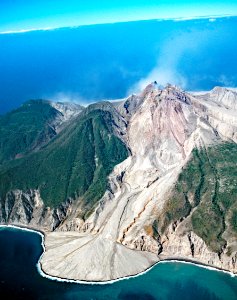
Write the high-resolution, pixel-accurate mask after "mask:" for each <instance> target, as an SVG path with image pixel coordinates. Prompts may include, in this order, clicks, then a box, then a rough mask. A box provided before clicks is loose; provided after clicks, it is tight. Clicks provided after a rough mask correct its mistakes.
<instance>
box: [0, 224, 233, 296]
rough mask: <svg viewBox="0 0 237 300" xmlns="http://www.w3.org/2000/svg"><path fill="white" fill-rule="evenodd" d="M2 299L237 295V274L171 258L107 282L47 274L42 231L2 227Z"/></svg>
mask: <svg viewBox="0 0 237 300" xmlns="http://www.w3.org/2000/svg"><path fill="white" fill-rule="evenodd" d="M0 245H1V247H0V292H1V299H12V298H13V299H124V300H125V299H148V300H150V299H169V300H170V299H184V300H185V299H192V300H194V299H227V300H231V299H237V278H236V277H231V276H230V275H229V274H226V273H223V272H219V271H212V270H208V269H204V268H201V267H198V266H195V265H191V264H184V263H176V262H165V263H160V264H158V265H156V266H155V267H153V268H152V269H151V270H150V271H148V272H147V273H145V274H143V275H141V276H138V277H133V278H129V279H125V280H122V281H119V282H115V283H112V284H105V285H86V284H75V283H64V282H57V281H52V280H49V279H47V278H43V277H42V276H40V274H39V273H38V271H37V268H36V263H37V261H38V258H39V256H40V255H41V253H42V251H43V249H42V246H41V237H40V235H38V234H36V233H32V232H27V231H23V230H19V229H15V228H14V229H13V228H0Z"/></svg>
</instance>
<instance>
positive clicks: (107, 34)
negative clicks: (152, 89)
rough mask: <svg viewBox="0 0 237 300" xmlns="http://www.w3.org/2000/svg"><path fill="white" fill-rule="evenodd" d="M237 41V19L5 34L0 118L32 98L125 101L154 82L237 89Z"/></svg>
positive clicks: (0, 42)
mask: <svg viewBox="0 0 237 300" xmlns="http://www.w3.org/2000/svg"><path fill="white" fill-rule="evenodd" d="M236 36H237V17H225V18H217V19H213V18H212V19H199V20H198V19H196V20H186V21H175V20H163V21H161V20H152V21H137V22H128V23H115V24H104V25H91V26H81V27H77V28H62V29H56V30H49V31H32V32H26V33H17V34H0V114H3V113H5V112H7V111H9V110H11V109H13V108H16V107H18V106H19V105H20V104H21V103H23V102H25V101H27V100H29V99H39V98H44V99H49V100H54V101H76V102H79V103H82V104H88V103H91V102H94V101H99V100H104V99H119V98H123V97H126V96H128V95H129V94H131V93H137V92H139V90H140V89H142V88H143V87H144V86H145V85H146V83H148V82H149V81H154V80H156V81H157V82H158V83H159V84H162V85H164V84H166V83H167V82H170V83H171V84H177V85H179V86H181V87H182V88H184V89H185V90H188V91H200V90H201V91H202V90H210V89H212V88H213V87H215V86H217V85H219V86H232V87H236V86H237V75H236V69H237V42H236Z"/></svg>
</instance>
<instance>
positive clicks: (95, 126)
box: [0, 110, 128, 217]
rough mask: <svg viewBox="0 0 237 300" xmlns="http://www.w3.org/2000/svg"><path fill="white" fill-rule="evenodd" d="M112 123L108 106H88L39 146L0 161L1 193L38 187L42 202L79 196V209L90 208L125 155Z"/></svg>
mask: <svg viewBox="0 0 237 300" xmlns="http://www.w3.org/2000/svg"><path fill="white" fill-rule="evenodd" d="M112 123H113V117H112V115H111V113H109V112H108V111H103V110H92V111H90V112H89V113H87V114H84V115H83V116H81V117H79V118H77V119H76V120H75V121H74V122H73V123H72V124H71V125H69V126H67V128H65V130H63V131H62V132H61V133H60V134H59V135H58V136H57V137H56V138H54V139H53V140H51V141H50V143H49V144H48V145H47V146H45V147H44V148H43V149H41V150H40V151H38V152H36V153H32V154H30V155H28V156H25V157H24V158H21V159H18V160H14V161H11V162H9V163H7V164H5V166H4V167H2V170H0V194H1V197H2V198H4V197H5V195H6V193H7V192H8V191H10V190H14V189H21V190H27V189H30V188H34V189H35V188H39V190H40V193H41V197H42V199H43V200H44V202H45V205H46V206H50V207H56V206H58V205H59V204H60V203H62V202H63V201H65V200H66V199H67V198H69V197H71V198H74V199H75V198H78V197H81V201H82V204H83V206H84V209H83V211H84V212H85V214H88V213H90V211H91V209H92V208H93V206H94V204H95V203H96V201H97V200H98V199H100V198H101V197H102V195H103V194H104V192H105V190H106V185H107V176H108V174H109V173H110V172H111V171H112V169H113V167H114V166H115V165H117V164H118V163H120V162H121V161H123V160H124V159H125V158H126V157H127V155H128V151H127V148H126V146H125V145H124V144H123V142H122V141H121V140H120V139H119V138H117V137H116V136H115V135H114V134H113V130H112ZM84 217H85V215H84Z"/></svg>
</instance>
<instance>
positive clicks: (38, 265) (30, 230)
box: [0, 225, 237, 285]
mask: <svg viewBox="0 0 237 300" xmlns="http://www.w3.org/2000/svg"><path fill="white" fill-rule="evenodd" d="M1 227H5V228H15V229H19V230H23V231H29V232H33V233H36V234H39V235H40V236H41V246H42V248H43V253H42V254H41V255H40V257H39V260H38V262H37V264H36V268H37V270H38V273H39V274H40V275H41V276H42V277H44V278H47V279H50V280H54V281H58V282H67V283H76V284H88V285H106V284H113V283H116V282H119V281H122V280H129V279H130V278H135V277H138V276H142V275H144V274H146V273H148V272H150V271H151V270H152V269H153V268H154V267H155V266H157V265H158V264H161V263H162V264H165V263H181V264H189V265H195V266H196V267H199V268H203V269H207V270H211V271H218V272H223V273H225V274H228V275H229V276H231V277H237V274H234V273H232V272H230V271H226V270H222V269H220V268H215V267H212V266H208V265H205V264H202V263H200V262H198V261H193V262H192V261H187V260H182V259H181V258H180V260H179V259H177V258H174V259H173V258H170V259H169V258H167V259H163V260H160V261H158V262H156V263H155V264H153V265H152V266H150V267H149V268H147V269H146V270H144V271H142V272H140V273H138V274H134V275H129V276H125V277H121V278H118V279H112V280H108V281H86V280H76V279H66V278H60V277H56V276H51V275H48V274H46V273H45V272H44V271H43V270H42V268H41V263H40V261H41V258H42V257H43V255H44V253H45V251H46V249H45V245H44V234H43V233H41V232H40V231H37V230H33V229H28V228H26V227H21V226H16V225H0V228H1Z"/></svg>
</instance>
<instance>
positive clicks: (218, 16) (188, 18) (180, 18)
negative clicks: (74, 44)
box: [0, 14, 237, 35]
mask: <svg viewBox="0 0 237 300" xmlns="http://www.w3.org/2000/svg"><path fill="white" fill-rule="evenodd" d="M232 17H237V15H231V14H224V15H205V16H193V17H178V18H157V19H140V20H130V21H121V22H120V21H118V22H116V21H115V22H105V23H103V22H101V23H90V24H81V25H72V26H58V27H43V28H28V29H19V30H6V31H0V35H5V34H19V33H27V32H33V31H53V30H57V29H67V28H71V29H76V28H79V27H84V26H95V25H107V24H108V25H109V24H121V23H131V22H142V21H174V22H180V21H183V22H184V21H191V20H206V19H209V21H210V22H214V21H216V19H221V18H232Z"/></svg>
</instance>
